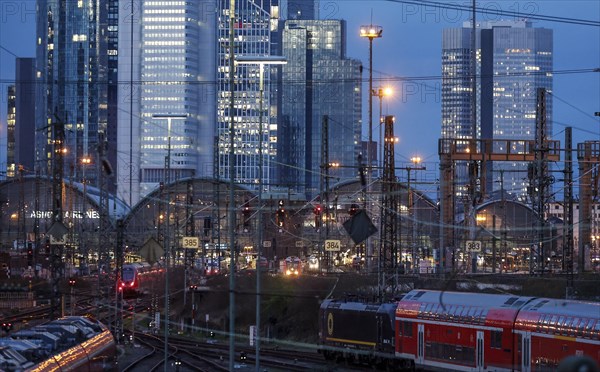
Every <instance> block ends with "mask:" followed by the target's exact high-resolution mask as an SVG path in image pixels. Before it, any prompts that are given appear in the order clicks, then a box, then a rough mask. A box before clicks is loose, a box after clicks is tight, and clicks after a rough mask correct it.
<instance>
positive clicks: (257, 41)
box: [216, 0, 279, 188]
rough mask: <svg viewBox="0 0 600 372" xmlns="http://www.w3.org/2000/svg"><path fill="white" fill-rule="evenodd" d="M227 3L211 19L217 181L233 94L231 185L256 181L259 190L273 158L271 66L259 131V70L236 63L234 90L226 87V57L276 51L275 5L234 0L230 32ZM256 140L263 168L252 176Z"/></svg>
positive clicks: (224, 172) (274, 0)
mask: <svg viewBox="0 0 600 372" xmlns="http://www.w3.org/2000/svg"><path fill="white" fill-rule="evenodd" d="M229 6H230V1H229V0H219V1H218V12H219V13H218V16H217V17H218V18H217V22H218V24H217V40H218V43H217V136H218V159H217V161H218V167H217V174H216V176H217V177H219V179H222V180H223V179H229V178H230V176H229V175H230V173H229V172H230V166H231V164H229V154H230V148H231V147H230V124H231V114H232V113H231V112H230V102H231V92H232V88H233V91H234V112H233V117H234V129H235V135H234V143H235V144H234V147H235V148H234V152H235V163H234V164H233V166H234V167H235V169H234V174H235V176H234V181H235V182H238V183H241V184H244V185H246V186H247V187H250V188H256V185H257V184H258V181H259V177H260V178H262V183H263V185H265V188H268V187H269V186H270V185H271V184H272V183H273V164H272V162H273V160H274V157H275V156H276V152H277V147H276V145H277V142H278V137H277V136H278V123H277V106H276V103H275V102H274V101H275V100H274V99H273V97H274V94H272V89H273V86H272V85H273V84H271V81H272V78H271V71H272V70H273V69H274V67H269V66H265V67H264V71H265V73H264V93H263V97H264V98H263V115H262V117H263V119H262V120H263V125H262V128H263V131H262V133H260V131H259V126H260V123H259V121H260V116H261V115H260V111H259V105H260V100H261V98H260V89H259V66H258V64H257V65H238V66H237V67H236V68H235V86H234V87H232V86H231V84H230V73H231V69H230V60H229V56H230V53H231V52H233V53H235V55H236V56H238V55H247V56H253V57H260V56H269V55H272V54H273V52H274V51H276V50H277V49H276V47H275V46H274V45H273V44H274V42H275V41H276V40H277V37H276V36H275V35H276V33H277V31H278V20H279V1H278V0H264V1H251V0H239V1H236V9H235V16H236V18H235V23H234V29H233V30H230V25H229V19H230V16H229V15H230V9H229ZM231 31H233V32H234V35H235V44H234V46H233V51H232V48H231V46H230V45H229V36H230V32H231ZM261 137H262V144H263V149H262V154H263V163H262V164H263V167H262V170H263V172H262V175H259V174H258V170H259V167H258V164H259V151H258V146H259V143H260V142H261V139H260V138H261Z"/></svg>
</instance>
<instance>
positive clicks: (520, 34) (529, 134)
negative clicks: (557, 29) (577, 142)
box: [441, 21, 553, 198]
mask: <svg viewBox="0 0 600 372" xmlns="http://www.w3.org/2000/svg"><path fill="white" fill-rule="evenodd" d="M476 31H477V33H476V45H477V50H476V59H477V65H476V66H475V71H476V76H477V85H476V89H477V138H480V139H511V140H523V141H525V140H533V139H534V138H535V125H536V104H537V102H536V96H537V89H538V88H546V89H547V90H548V91H549V92H551V91H552V69H553V34H552V30H550V29H544V28H532V27H531V24H530V23H529V22H526V21H486V22H482V23H479V24H477V27H476ZM471 32H472V29H471V23H470V22H466V23H465V24H464V25H463V27H462V28H454V29H445V30H444V31H443V37H442V130H441V134H442V138H454V139H470V138H471V137H472V134H471V133H472V129H471V128H472V115H471V74H472V65H471ZM546 107H547V109H546V111H547V123H548V124H547V133H548V137H551V136H552V124H551V123H552V99H551V98H550V97H549V98H548V100H547V103H546ZM465 144H466V142H465ZM514 145H515V146H521V145H523V143H521V144H519V142H518V141H515V142H514ZM505 150H506V149H502V148H496V149H494V151H496V152H501V151H505ZM500 170H504V171H505V173H504V176H503V178H504V179H503V184H504V189H505V191H507V192H509V193H512V194H514V195H515V196H518V197H519V198H524V197H525V196H526V189H527V186H528V183H529V181H528V180H527V164H526V163H519V162H494V163H493V165H492V173H491V179H488V180H487V181H488V185H489V186H490V187H491V189H490V188H488V190H489V191H498V190H499V189H500V187H501V186H500V182H496V181H500V172H499V171H500ZM457 175H458V183H459V184H466V183H467V177H468V176H467V173H466V166H464V167H462V166H460V165H457Z"/></svg>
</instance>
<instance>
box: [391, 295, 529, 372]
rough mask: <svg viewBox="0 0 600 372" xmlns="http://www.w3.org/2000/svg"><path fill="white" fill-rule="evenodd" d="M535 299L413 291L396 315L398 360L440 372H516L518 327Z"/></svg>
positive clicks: (399, 305)
mask: <svg viewBox="0 0 600 372" xmlns="http://www.w3.org/2000/svg"><path fill="white" fill-rule="evenodd" d="M532 300H533V297H521V296H511V295H494V294H484V293H460V292H439V291H425V290H414V291H411V292H409V293H408V294H406V295H405V296H404V297H403V299H402V301H400V302H399V303H398V308H397V310H396V337H397V343H396V357H398V358H401V359H403V360H408V361H410V364H411V365H415V366H419V367H426V368H429V369H439V370H486V369H487V370H507V371H511V370H515V369H514V367H515V364H516V358H515V357H513V352H514V349H513V326H514V322H515V319H516V317H517V315H518V313H519V310H520V309H521V307H523V305H525V304H527V303H529V302H530V301H532Z"/></svg>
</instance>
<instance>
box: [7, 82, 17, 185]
mask: <svg viewBox="0 0 600 372" xmlns="http://www.w3.org/2000/svg"><path fill="white" fill-rule="evenodd" d="M7 98H8V99H7V107H6V177H7V178H12V177H14V176H15V174H16V172H15V171H16V163H15V124H16V117H17V115H16V112H17V107H16V106H17V97H16V95H15V86H14V85H9V86H8V88H7Z"/></svg>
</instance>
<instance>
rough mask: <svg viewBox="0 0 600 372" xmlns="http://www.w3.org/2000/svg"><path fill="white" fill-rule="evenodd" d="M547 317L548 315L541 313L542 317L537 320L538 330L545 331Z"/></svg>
mask: <svg viewBox="0 0 600 372" xmlns="http://www.w3.org/2000/svg"><path fill="white" fill-rule="evenodd" d="M545 317H546V316H545V315H540V317H539V318H538V322H537V331H538V332H543V331H544V318H545Z"/></svg>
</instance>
